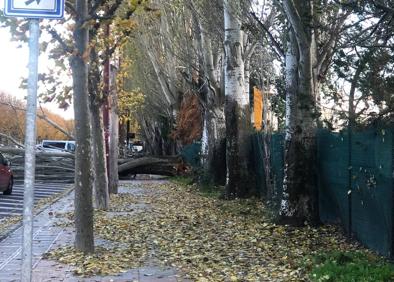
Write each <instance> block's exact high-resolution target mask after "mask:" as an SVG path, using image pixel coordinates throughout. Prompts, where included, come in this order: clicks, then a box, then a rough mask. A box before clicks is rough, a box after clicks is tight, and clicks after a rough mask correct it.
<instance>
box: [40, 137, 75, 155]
mask: <svg viewBox="0 0 394 282" xmlns="http://www.w3.org/2000/svg"><path fill="white" fill-rule="evenodd" d="M37 148H39V149H41V150H43V151H45V152H72V153H73V152H74V151H75V141H68V140H43V141H42V142H41V144H39V145H38V146H37Z"/></svg>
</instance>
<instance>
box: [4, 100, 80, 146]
mask: <svg viewBox="0 0 394 282" xmlns="http://www.w3.org/2000/svg"><path fill="white" fill-rule="evenodd" d="M0 104H2V105H6V106H9V107H12V108H14V109H16V110H18V111H23V112H26V109H24V108H20V107H15V106H14V105H12V104H11V103H7V102H0ZM41 112H42V114H37V117H38V118H40V119H42V120H44V121H46V122H47V123H48V124H49V125H51V126H53V127H54V128H56V129H57V130H59V131H60V132H62V133H63V134H64V135H66V136H67V137H68V138H70V139H74V136H73V135H72V134H70V132H68V131H67V130H66V129H64V128H63V127H61V126H60V125H58V124H57V123H56V122H54V121H52V120H51V119H50V118H48V117H47V116H46V115H45V113H44V111H43V110H42V109H41Z"/></svg>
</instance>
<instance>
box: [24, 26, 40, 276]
mask: <svg viewBox="0 0 394 282" xmlns="http://www.w3.org/2000/svg"><path fill="white" fill-rule="evenodd" d="M29 29H30V38H29V52H30V53H29V78H28V90H27V91H28V92H27V94H28V96H27V109H26V127H25V128H26V130H25V180H24V193H23V197H24V198H23V239H22V241H23V251H22V277H21V281H22V282H30V281H31V280H32V253H33V252H32V249H33V204H34V182H35V168H36V165H35V164H36V154H35V145H36V109H37V81H38V55H39V49H38V48H39V46H38V38H39V36H40V29H39V20H38V19H30V20H29Z"/></svg>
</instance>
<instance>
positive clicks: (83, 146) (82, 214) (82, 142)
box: [70, 0, 94, 253]
mask: <svg viewBox="0 0 394 282" xmlns="http://www.w3.org/2000/svg"><path fill="white" fill-rule="evenodd" d="M87 4H88V3H87V0H76V2H75V7H76V11H78V15H77V17H76V22H75V30H74V33H73V35H74V41H75V53H74V54H73V55H72V56H71V58H70V66H71V70H72V77H73V99H74V103H73V104H74V114H75V139H76V145H77V146H76V151H75V156H76V158H75V171H76V173H75V199H74V204H75V248H76V249H77V250H79V251H82V252H84V253H92V252H94V235H93V204H92V168H91V161H92V159H91V144H90V142H91V141H90V140H91V129H90V119H89V102H88V65H87V63H86V61H85V60H87V58H88V57H89V56H88V54H86V53H87V52H89V51H88V40H89V35H88V34H89V33H88V25H86V24H85V19H87V17H88V5H87Z"/></svg>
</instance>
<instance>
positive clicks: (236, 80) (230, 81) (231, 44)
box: [224, 0, 251, 198]
mask: <svg viewBox="0 0 394 282" xmlns="http://www.w3.org/2000/svg"><path fill="white" fill-rule="evenodd" d="M239 5H240V3H239V2H238V1H236V0H225V1H224V29H225V40H224V47H225V53H226V56H225V66H224V68H225V69H224V73H225V115H226V142H227V144H226V164H227V177H226V195H225V196H226V198H235V197H246V196H248V193H249V191H248V188H249V185H250V184H251V183H250V181H249V179H248V176H249V173H248V157H249V148H250V144H249V142H250V140H249V137H250V136H249V133H250V110H249V97H246V93H245V81H244V80H245V76H244V61H243V52H244V50H243V40H242V31H241V22H240V20H239V15H236V12H237V11H240V7H239Z"/></svg>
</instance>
